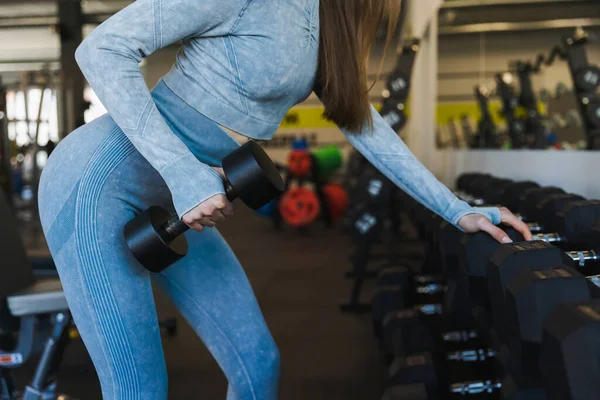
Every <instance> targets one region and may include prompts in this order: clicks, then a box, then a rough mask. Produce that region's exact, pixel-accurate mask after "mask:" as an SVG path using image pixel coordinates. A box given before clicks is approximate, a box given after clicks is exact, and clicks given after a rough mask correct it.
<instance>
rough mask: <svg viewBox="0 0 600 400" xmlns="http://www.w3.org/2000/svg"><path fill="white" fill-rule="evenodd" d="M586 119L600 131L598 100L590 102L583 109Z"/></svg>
mask: <svg viewBox="0 0 600 400" xmlns="http://www.w3.org/2000/svg"><path fill="white" fill-rule="evenodd" d="M585 110H586V117H587V119H588V121H589V122H590V125H592V126H593V127H594V128H596V129H600V100H591V101H590V102H589V104H588V105H587V106H586V107H585Z"/></svg>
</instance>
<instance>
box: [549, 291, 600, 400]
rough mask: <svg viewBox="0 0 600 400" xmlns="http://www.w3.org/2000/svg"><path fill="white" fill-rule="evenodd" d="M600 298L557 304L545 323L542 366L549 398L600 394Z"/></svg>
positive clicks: (588, 398) (587, 398)
mask: <svg viewBox="0 0 600 400" xmlns="http://www.w3.org/2000/svg"><path fill="white" fill-rule="evenodd" d="M598 337H600V301H599V300H585V301H577V302H570V303H563V304H560V305H558V306H557V307H556V308H555V309H554V310H553V311H552V313H551V314H550V316H549V317H548V318H547V319H546V321H545V323H544V334H543V338H542V344H541V351H540V364H539V365H540V368H541V371H542V377H543V383H544V386H545V387H546V389H547V390H546V392H547V398H548V400H592V399H597V398H598V393H600V379H598V376H600V358H599V357H598Z"/></svg>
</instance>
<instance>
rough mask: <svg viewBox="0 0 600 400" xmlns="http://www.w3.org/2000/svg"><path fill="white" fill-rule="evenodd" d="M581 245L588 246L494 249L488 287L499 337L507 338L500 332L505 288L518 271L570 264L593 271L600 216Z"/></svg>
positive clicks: (535, 245)
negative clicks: (583, 248) (574, 249)
mask: <svg viewBox="0 0 600 400" xmlns="http://www.w3.org/2000/svg"><path fill="white" fill-rule="evenodd" d="M582 245H587V246H589V247H590V248H589V249H587V250H580V251H569V252H564V251H562V250H561V249H559V248H557V247H555V246H553V245H551V244H549V243H546V242H542V241H534V242H522V243H510V244H507V245H502V246H500V247H499V248H498V249H497V250H496V251H495V252H494V254H493V255H492V256H491V257H490V261H489V264H488V268H487V289H488V293H489V301H490V309H491V313H492V316H493V321H494V325H495V326H496V329H497V331H498V332H499V334H500V335H501V336H504V337H506V332H503V330H504V328H503V327H505V326H506V322H505V321H506V316H505V314H504V313H505V311H504V308H505V302H506V288H507V286H508V284H509V283H510V282H511V280H512V279H513V278H514V277H515V276H516V275H517V274H518V273H519V272H520V271H521V270H523V269H533V268H543V267H553V266H560V265H570V266H572V267H575V268H578V269H582V268H584V267H585V268H586V269H585V270H584V271H586V274H587V275H592V273H591V272H594V271H595V270H594V269H591V268H588V267H589V266H590V264H593V263H595V264H596V267H598V261H600V256H599V255H598V249H599V248H600V219H599V220H598V221H597V222H596V224H595V226H594V227H592V228H591V229H590V231H589V233H588V234H587V238H586V241H585V242H582Z"/></svg>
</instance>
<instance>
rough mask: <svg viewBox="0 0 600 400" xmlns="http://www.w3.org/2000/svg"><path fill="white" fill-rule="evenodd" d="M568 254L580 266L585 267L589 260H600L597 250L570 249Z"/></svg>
mask: <svg viewBox="0 0 600 400" xmlns="http://www.w3.org/2000/svg"><path fill="white" fill-rule="evenodd" d="M567 255H568V256H569V257H571V258H572V259H573V261H575V262H576V263H577V264H578V265H579V266H580V267H585V264H586V262H588V261H598V260H600V254H598V253H596V251H595V250H585V251H568V252H567Z"/></svg>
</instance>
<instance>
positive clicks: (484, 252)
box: [373, 174, 600, 399]
mask: <svg viewBox="0 0 600 400" xmlns="http://www.w3.org/2000/svg"><path fill="white" fill-rule="evenodd" d="M458 189H459V190H460V192H461V193H460V194H461V195H462V196H463V197H464V198H465V199H466V200H468V201H470V202H472V203H473V204H477V205H483V204H490V205H496V204H505V205H507V206H508V207H509V208H511V209H513V210H519V211H520V212H521V213H522V215H523V218H526V216H527V217H529V220H534V219H535V220H537V221H538V222H537V224H533V223H531V224H530V226H531V227H532V228H534V229H535V230H538V231H541V230H544V228H551V229H552V230H554V232H550V233H545V234H541V233H539V234H536V239H538V240H537V241H534V242H527V243H524V242H522V239H523V238H520V237H518V234H517V233H516V232H514V231H511V230H509V232H508V233H509V235H511V237H512V238H513V240H515V243H513V244H510V245H499V244H498V243H496V242H494V241H493V239H491V238H490V237H489V236H487V235H486V234H476V235H462V234H461V232H460V231H458V230H457V229H456V228H454V227H453V226H451V225H449V224H447V223H445V222H443V221H441V220H440V219H439V218H438V217H436V216H434V215H432V214H431V213H429V212H428V211H427V210H424V209H423V208H422V207H420V206H419V205H417V204H413V207H409V209H408V210H407V211H408V212H409V214H410V215H411V217H412V218H413V220H414V221H415V222H417V226H419V231H420V232H421V234H422V236H423V237H424V238H425V239H426V240H427V243H428V245H429V250H428V252H427V254H428V257H427V260H426V262H424V263H423V264H422V265H410V263H405V265H388V266H386V267H384V268H382V270H381V272H380V275H379V281H378V290H377V292H376V295H375V297H374V301H373V308H374V311H373V320H374V325H375V327H376V332H377V333H378V335H379V336H380V337H381V338H382V343H383V345H384V349H385V352H386V355H387V358H388V360H389V361H391V362H392V366H391V368H390V374H391V382H390V383H391V385H392V386H393V388H391V389H390V391H389V394H390V396H391V395H392V393H394V392H395V391H400V392H405V391H406V389H407V387H406V385H409V386H410V387H411V388H412V390H413V391H414V386H415V385H416V386H417V387H418V388H419V390H418V392H419V393H421V394H419V395H420V396H429V397H432V398H437V397H446V396H449V395H450V394H451V393H460V394H482V393H485V394H488V395H496V396H498V397H499V398H518V396H525V397H524V398H534V397H533V396H540V397H539V398H557V399H558V398H561V399H568V398H591V397H581V396H580V395H578V393H579V392H578V390H579V391H584V392H585V391H587V390H590V391H591V393H600V392H599V391H595V392H594V391H593V383H592V384H590V385H587V386H581V385H579V386H577V385H574V384H573V382H572V381H571V380H572V379H573V378H572V375H569V374H567V373H566V372H564V371H567V370H569V371H570V370H572V369H573V368H576V367H577V362H578V360H579V357H578V356H576V355H575V354H573V356H571V353H572V352H571V351H568V350H567V347H565V346H566V345H568V344H569V343H570V342H569V341H568V340H563V339H564V338H562V339H561V338H559V337H557V332H555V331H552V328H553V327H556V326H561V325H563V326H564V325H565V324H564V323H562V321H563V319H565V318H566V317H565V315H567V314H569V313H571V314H573V313H577V312H578V311H577V310H581V309H585V310H588V311H589V310H590V309H593V307H594V303H593V302H591V303H590V304H587V303H586V304H584V305H582V304H579V305H573V304H572V303H569V304H562V303H564V302H567V301H572V300H582V301H589V299H590V298H591V297H593V296H594V295H595V291H596V289H595V288H596V286H595V285H594V281H595V280H596V278H595V277H594V267H595V266H594V261H595V259H596V258H597V256H596V253H595V248H596V247H597V246H599V245H600V243H599V242H598V229H597V227H596V226H595V224H594V222H595V221H596V220H597V219H598V217H599V216H600V213H599V210H598V207H599V203H598V202H595V201H587V200H585V199H583V198H581V197H580V196H576V195H571V194H567V193H564V191H562V190H560V189H558V188H542V187H539V186H538V185H536V184H534V183H532V182H512V181H508V180H500V179H496V178H493V177H490V176H484V175H480V174H470V175H465V176H462V177H461V178H460V179H459V181H458ZM540 239H541V240H540ZM551 243H554V244H560V246H561V247H557V246H554V245H553V244H551ZM575 248H577V249H579V251H572V250H573V249H575ZM563 249H566V250H571V251H570V252H564V251H563ZM582 249H583V250H582ZM407 265H408V266H407ZM582 268H585V269H586V272H587V271H589V272H587V273H586V275H588V276H589V277H586V276H584V275H582V273H581V271H580V270H581V269H582ZM423 270H425V271H427V274H426V275H423V274H418V272H419V271H423ZM578 270H579V271H578ZM577 285H579V290H576V289H574V288H575V287H578V286H577ZM544 296H546V297H548V298H546V297H544ZM559 304H561V305H560V307H556V306H557V305H559ZM582 307H583V308H582ZM555 309H556V310H555ZM552 311H554V313H553V314H552V315H550V312H552ZM579 312H580V311H579ZM561 313H562V314H561ZM555 314H556V315H555ZM586 315H588V317H589V315H593V313H590V312H588V313H587V314H586ZM557 321H558V322H557ZM590 322H591V321H590ZM544 323H546V326H544ZM544 332H545V334H544ZM569 332H571V333H573V332H575V330H573V331H569ZM542 338H544V339H545V341H544V344H542ZM542 348H544V349H545V352H543V355H545V356H546V358H547V357H550V358H551V359H554V360H555V361H556V362H555V364H556V363H558V361H560V364H557V365H551V364H550V365H549V364H548V363H544V364H543V365H544V366H545V369H543V368H540V364H539V359H540V358H541V357H540V354H542V352H541V349H542ZM457 364H458V365H461V364H462V366H461V367H458V366H457ZM559 371H563V372H564V373H562V374H560V372H559ZM542 372H543V373H542ZM559 375H560V376H559ZM586 376H587V375H586ZM462 378H465V379H464V380H461V379H462ZM503 384H504V385H503ZM397 385H403V388H402V389H399V388H398V387H396V386H397ZM501 388H502V389H501ZM550 388H551V390H548V389H550ZM423 393H424V394H423ZM585 393H587V392H585ZM424 398H427V397H424Z"/></svg>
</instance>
